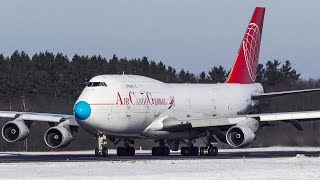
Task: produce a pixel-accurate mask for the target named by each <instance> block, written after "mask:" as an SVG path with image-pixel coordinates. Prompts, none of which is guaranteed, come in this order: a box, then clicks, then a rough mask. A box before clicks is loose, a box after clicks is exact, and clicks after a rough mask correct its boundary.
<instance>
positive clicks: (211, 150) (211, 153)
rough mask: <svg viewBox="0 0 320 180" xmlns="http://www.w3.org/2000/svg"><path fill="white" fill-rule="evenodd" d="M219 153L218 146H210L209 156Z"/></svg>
mask: <svg viewBox="0 0 320 180" xmlns="http://www.w3.org/2000/svg"><path fill="white" fill-rule="evenodd" d="M217 155H218V148H217V147H209V149H208V156H217Z"/></svg>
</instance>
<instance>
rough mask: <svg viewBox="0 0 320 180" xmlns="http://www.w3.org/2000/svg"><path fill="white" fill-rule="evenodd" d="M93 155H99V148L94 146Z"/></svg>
mask: <svg viewBox="0 0 320 180" xmlns="http://www.w3.org/2000/svg"><path fill="white" fill-rule="evenodd" d="M94 155H95V156H96V157H100V152H99V148H97V147H96V148H95V150H94Z"/></svg>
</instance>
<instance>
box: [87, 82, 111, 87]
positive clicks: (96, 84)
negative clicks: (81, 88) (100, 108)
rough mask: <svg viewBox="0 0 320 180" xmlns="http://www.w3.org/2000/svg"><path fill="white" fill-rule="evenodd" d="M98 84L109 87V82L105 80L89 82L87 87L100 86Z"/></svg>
mask: <svg viewBox="0 0 320 180" xmlns="http://www.w3.org/2000/svg"><path fill="white" fill-rule="evenodd" d="M98 86H105V87H107V84H106V83H105V82H89V83H88V84H87V87H98Z"/></svg>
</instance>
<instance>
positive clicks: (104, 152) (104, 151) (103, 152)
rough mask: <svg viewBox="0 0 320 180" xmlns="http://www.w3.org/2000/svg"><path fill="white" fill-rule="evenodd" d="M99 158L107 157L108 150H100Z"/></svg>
mask: <svg viewBox="0 0 320 180" xmlns="http://www.w3.org/2000/svg"><path fill="white" fill-rule="evenodd" d="M101 156H102V157H107V156H108V149H107V148H106V147H103V148H102V153H101Z"/></svg>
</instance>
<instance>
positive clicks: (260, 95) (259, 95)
mask: <svg viewBox="0 0 320 180" xmlns="http://www.w3.org/2000/svg"><path fill="white" fill-rule="evenodd" d="M316 91H320V88H317V89H303V90H295V91H281V92H270V93H256V94H252V100H260V99H266V98H273V97H279V96H287V95H293V94H302V93H309V92H316Z"/></svg>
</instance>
